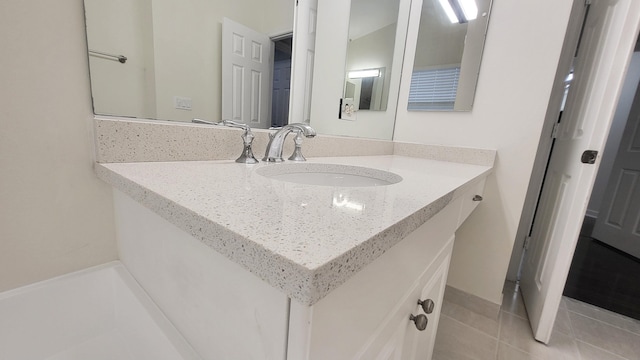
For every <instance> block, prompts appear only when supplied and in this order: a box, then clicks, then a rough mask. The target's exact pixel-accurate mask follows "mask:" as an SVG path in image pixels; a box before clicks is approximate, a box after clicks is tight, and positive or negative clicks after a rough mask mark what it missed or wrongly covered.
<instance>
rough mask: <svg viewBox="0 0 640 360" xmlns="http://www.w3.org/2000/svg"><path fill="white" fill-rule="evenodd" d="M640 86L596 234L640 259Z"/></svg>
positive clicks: (596, 237) (607, 190) (619, 150)
mask: <svg viewBox="0 0 640 360" xmlns="http://www.w3.org/2000/svg"><path fill="white" fill-rule="evenodd" d="M639 90H640V88H639V89H638V90H636V95H635V98H634V100H633V105H632V106H631V111H630V112H629V118H628V119H627V124H626V126H625V129H624V133H623V135H622V140H621V141H620V148H619V149H618V154H617V155H616V159H615V162H614V163H613V169H612V170H611V176H610V178H609V183H608V184H607V188H606V189H605V192H604V200H603V202H602V205H601V209H602V210H601V211H600V214H599V215H598V218H597V219H596V225H595V227H594V229H593V237H594V238H595V239H598V240H600V241H602V242H604V243H607V244H609V245H611V246H613V247H615V248H617V249H619V250H622V251H624V252H626V253H628V254H631V255H633V256H635V257H637V258H640V91H639Z"/></svg>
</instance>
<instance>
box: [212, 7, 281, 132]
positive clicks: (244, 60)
mask: <svg viewBox="0 0 640 360" xmlns="http://www.w3.org/2000/svg"><path fill="white" fill-rule="evenodd" d="M271 51H272V43H271V39H269V37H268V36H267V35H264V34H261V33H259V32H257V31H255V30H253V29H250V28H248V27H246V26H244V25H242V24H239V23H237V22H234V21H232V20H229V19H227V18H224V20H223V22H222V118H223V119H224V120H233V121H237V122H242V123H245V124H247V125H249V126H251V127H253V128H261V129H266V128H268V127H269V126H270V123H271V121H270V117H269V115H270V110H271V68H272V56H271Z"/></svg>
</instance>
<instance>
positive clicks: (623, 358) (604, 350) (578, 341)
mask: <svg viewBox="0 0 640 360" xmlns="http://www.w3.org/2000/svg"><path fill="white" fill-rule="evenodd" d="M575 340H576V344H577V343H583V344H586V345H589V346H592V347H594V348H596V349H598V350H601V351H602V352H605V353H607V354H609V355H613V356H615V357H617V358H619V359H620V360H630V359H628V358H626V357H623V356H620V355H618V354H615V353H612V352H611V351H609V350H607V349H603V348H601V347H599V346H595V345H593V344H591V343H588V342H586V341H581V340H578V339H575ZM578 355H580V359H581V360H582V354H581V353H580V351H579V350H578Z"/></svg>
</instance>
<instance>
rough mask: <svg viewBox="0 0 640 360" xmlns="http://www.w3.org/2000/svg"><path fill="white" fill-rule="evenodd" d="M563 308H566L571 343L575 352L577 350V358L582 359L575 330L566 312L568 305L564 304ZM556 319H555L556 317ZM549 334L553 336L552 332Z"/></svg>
mask: <svg viewBox="0 0 640 360" xmlns="http://www.w3.org/2000/svg"><path fill="white" fill-rule="evenodd" d="M565 308H566V310H567V317H568V318H569V331H571V334H570V336H571V339H572V340H573V344H574V345H575V347H576V350H577V352H578V360H583V359H582V352H580V348H579V347H578V341H579V340H578V339H577V337H576V331H575V329H574V328H573V321H572V320H571V316H570V315H569V314H568V313H569V312H570V310H569V307H568V306H565ZM557 316H558V315H556V317H557ZM556 320H557V319H556ZM551 336H553V334H552V335H551ZM589 345H591V344H589Z"/></svg>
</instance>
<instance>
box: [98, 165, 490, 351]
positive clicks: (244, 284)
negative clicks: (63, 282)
mask: <svg viewBox="0 0 640 360" xmlns="http://www.w3.org/2000/svg"><path fill="white" fill-rule="evenodd" d="M381 159H382V160H384V161H387V162H390V163H392V164H393V165H394V167H392V170H393V171H395V172H397V173H400V174H401V175H402V176H403V177H404V180H403V182H401V183H400V184H401V185H400V186H395V187H388V188H386V189H387V190H385V189H378V190H367V191H366V192H365V191H364V190H362V191H360V192H358V190H355V191H354V192H351V193H347V192H345V193H344V194H348V195H349V196H352V197H350V198H349V200H351V201H356V200H357V199H360V198H358V197H357V196H358V195H361V193H365V194H373V195H375V196H372V197H371V198H372V200H371V201H370V202H366V203H363V204H364V205H363V206H365V208H367V209H368V211H369V213H368V214H369V215H368V216H374V219H373V220H374V221H376V222H382V223H383V224H384V225H383V226H381V227H378V228H377V229H378V230H375V232H373V231H370V229H368V228H366V227H363V226H362V224H369V223H370V222H371V221H372V220H371V219H363V218H362V217H356V219H358V221H351V220H350V221H348V222H346V221H345V222H341V220H343V219H345V218H346V219H351V218H350V217H349V216H350V215H348V213H345V214H347V215H346V217H343V216H342V213H341V211H343V210H339V209H338V210H331V211H332V212H329V213H327V214H328V215H327V216H329V217H331V216H333V218H331V219H330V220H333V221H329V222H328V221H327V219H318V220H314V222H311V223H308V224H307V226H311V228H308V227H307V228H306V229H302V230H300V229H299V226H297V225H299V222H300V221H302V222H303V221H305V219H308V218H311V217H305V216H303V215H299V212H300V211H301V210H300V208H302V209H304V210H307V211H310V210H309V207H310V206H308V207H306V208H305V207H304V206H306V205H305V204H300V203H299V202H298V201H299V200H298V199H299V198H298V197H296V196H294V195H295V193H292V192H291V191H299V192H300V193H303V194H305V195H308V193H309V192H310V190H309V188H306V187H300V188H295V187H292V188H288V189H289V190H291V191H288V192H283V193H282V194H279V193H275V192H273V189H274V186H275V185H271V183H270V182H267V181H266V180H264V179H263V178H260V177H256V176H254V174H252V173H251V172H247V171H244V169H245V168H244V167H238V166H237V165H235V164H231V163H229V164H226V163H225V165H220V164H216V163H205V162H202V163H192V164H185V163H166V164H162V163H160V164H157V163H144V164H109V165H103V166H99V167H98V168H97V170H98V171H97V172H98V174H99V176H101V178H103V179H105V180H106V181H108V182H109V183H111V184H113V185H114V186H115V187H116V189H117V190H116V191H114V206H115V213H116V216H115V219H116V229H117V237H118V251H119V256H120V259H121V261H122V262H123V263H124V264H125V266H126V267H127V269H128V270H129V272H130V273H131V274H132V275H133V277H134V278H135V279H136V280H137V281H138V282H139V283H140V285H141V286H142V288H144V289H145V291H146V292H147V293H148V294H149V296H150V297H151V298H152V299H153V300H154V302H155V303H156V304H157V305H158V307H159V308H160V309H161V310H162V311H163V312H164V314H165V315H166V317H167V318H168V319H169V320H170V321H171V322H172V323H173V325H174V326H175V327H176V328H177V329H178V330H179V331H180V332H181V333H182V335H183V336H184V338H185V339H186V340H187V341H188V342H189V343H190V344H191V346H192V347H193V348H194V350H195V351H196V352H198V353H199V354H200V355H201V357H202V358H203V359H205V360H214V359H215V360H218V359H242V360H245V359H248V360H252V359H256V360H267V359H269V360H271V359H275V360H327V359H332V360H341V359H345V360H351V359H353V360H376V359H380V360H382V359H384V360H392V359H393V360H412V359H420V360H428V359H430V358H431V354H432V352H433V347H434V342H435V338H436V332H437V327H438V319H439V316H440V311H441V307H442V298H443V295H444V289H445V285H446V279H447V272H448V269H449V262H450V259H451V253H452V249H453V243H454V238H455V232H456V229H457V228H458V227H459V226H460V224H461V223H462V222H463V221H464V220H465V219H466V218H467V217H468V216H469V214H470V213H471V212H472V211H473V210H474V209H475V207H476V206H477V205H478V204H479V200H480V198H478V197H477V196H476V195H480V196H481V195H482V192H483V189H484V179H485V177H486V175H487V174H488V173H489V171H490V167H486V166H472V165H469V166H467V165H460V164H451V165H450V164H448V163H444V162H433V161H431V162H430V161H423V160H414V159H409V158H388V157H383V158H381ZM374 160H376V159H369V161H372V162H373V161H374ZM353 161H354V162H356V161H357V163H358V164H361V163H363V162H364V161H367V159H363V158H354V159H353ZM216 166H217V167H224V169H225V170H227V171H218V170H217V169H218V168H217V167H216ZM418 166H420V167H421V168H420V170H421V171H420V172H414V171H413V170H412V169H415V168H416V167H418ZM212 167H216V168H212ZM238 169H240V170H242V171H240V170H238ZM232 171H237V172H238V174H237V175H234V174H233V173H232ZM429 171H432V172H429ZM437 172H439V175H437V176H436V175H420V174H425V173H426V174H434V173H437ZM189 174H190V176H188V175H189ZM205 175H206V176H205ZM215 176H219V177H221V178H220V179H222V177H234V176H235V177H237V178H238V180H237V181H235V182H236V183H238V182H240V183H242V181H244V186H245V187H244V188H243V189H252V191H254V192H251V193H250V194H249V195H247V196H253V197H260V196H262V197H264V198H265V199H272V200H271V201H272V202H271V203H266V205H263V206H265V209H267V207H266V206H270V208H268V209H271V210H270V211H272V212H274V211H275V213H274V215H279V216H281V217H275V218H272V219H270V220H273V219H280V221H281V222H280V223H276V225H277V224H280V225H279V226H282V225H283V224H284V225H287V226H284V227H282V228H283V229H285V230H286V229H294V230H295V231H291V237H290V238H281V237H277V238H275V240H271V239H269V238H268V235H262V234H265V233H266V230H265V228H264V226H276V225H272V224H270V223H267V225H263V226H255V229H256V230H255V231H256V235H253V234H252V237H242V236H239V235H238V236H235V235H234V236H231V237H230V236H229V231H239V230H243V231H248V230H246V228H242V227H239V225H238V224H235V223H230V224H229V226H231V227H225V228H221V227H220V226H219V224H225V223H224V222H219V220H217V221H214V220H212V218H211V217H212V216H214V219H216V218H215V216H220V217H222V215H220V214H223V212H224V211H230V207H236V208H237V209H239V210H242V211H243V214H244V215H246V216H254V217H249V218H248V219H249V220H252V221H253V220H256V221H257V220H259V219H258V218H256V217H255V216H258V215H259V216H262V214H265V212H264V211H256V209H253V207H256V206H257V205H256V204H261V203H259V202H257V201H256V199H255V198H252V200H254V201H253V202H247V201H246V200H242V199H240V198H238V197H237V195H236V196H234V195H233V194H228V193H227V192H224V191H222V192H221V190H220V189H219V187H220V186H218V187H213V188H211V189H209V188H201V187H195V186H194V184H196V183H197V180H195V179H198V178H206V179H207V180H208V181H212V178H213V177H215ZM183 179H187V180H189V181H192V182H193V184H192V183H188V182H187V180H183ZM220 179H215V178H214V179H213V182H214V183H216V184H228V186H229V188H232V187H233V185H232V182H227V183H223V182H221V180H220ZM176 184H181V185H186V186H177V185H176ZM425 184H428V185H429V186H430V188H429V187H427V186H426V185H425ZM261 187H263V188H264V189H266V190H271V191H272V192H270V193H269V192H263V191H257V190H258V189H260V188H261ZM191 189H195V192H194V191H191ZM119 190H120V191H122V192H120V191H119ZM333 192H334V190H333V189H331V188H329V189H325V190H322V191H320V190H318V191H316V193H317V194H316V195H317V198H319V199H321V200H322V199H325V200H326V199H327V196H334V197H333V199H334V201H335V195H333ZM327 194H328V195H327ZM344 194H343V195H344ZM275 196H285V197H286V198H287V201H286V202H281V203H278V204H279V207H274V206H273V204H274V201H276V200H273V199H274V197H275ZM474 197H475V200H474ZM328 198H329V199H331V197H328ZM134 199H135V200H134ZM213 199H215V202H212V201H213ZM304 199H305V201H306V199H307V198H306V197H305V198H304ZM340 199H342V200H345V199H346V198H340ZM354 199H356V200H354ZM381 199H382V200H381ZM383 200H384V201H383ZM407 202H409V203H407ZM319 204H320V205H318V208H320V209H321V210H323V209H325V208H324V207H323V206H324V205H322V204H326V202H320V203H319ZM407 206H413V207H414V208H413V209H412V210H411V211H410V212H407V211H406V207H407ZM331 209H333V208H331ZM207 211H208V212H209V213H213V215H208V216H204V215H202V214H203V213H205V212H207ZM218 211H219V212H220V213H218ZM323 211H324V210H323ZM397 213H402V214H407V215H403V216H404V217H401V216H395V215H394V214H397ZM252 214H256V215H252ZM293 214H298V215H299V217H298V218H295V220H296V221H293V222H292V221H291V217H292V216H293ZM371 214H373V215H371ZM389 218H392V219H393V220H389ZM313 219H315V218H313ZM242 220H247V218H245V219H242ZM230 221H231V220H230ZM365 221H369V222H365ZM246 223H247V224H249V225H250V226H253V222H251V221H247V222H246ZM316 223H317V224H316ZM212 224H213V225H212ZM289 225H291V226H289ZM293 225H296V226H293ZM329 225H333V227H331V226H329ZM233 226H235V229H236V230H234V228H233ZM253 228H254V227H250V228H249V229H250V230H251V229H253ZM354 229H359V230H357V231H355V230H354ZM305 231H307V232H306V233H305ZM361 231H362V232H365V234H366V236H365V240H364V241H363V240H357V241H354V242H353V244H354V245H351V244H349V246H348V247H345V248H342V249H341V250H339V251H338V250H336V249H335V248H332V247H331V246H332V245H331V244H333V246H334V247H335V246H336V244H338V245H340V242H349V241H351V240H352V239H351V238H350V237H355V236H358V234H360V232H361ZM367 231H369V232H367ZM313 232H321V234H322V236H317V234H316V237H315V238H313V239H314V241H320V242H319V243H311V242H309V236H313ZM192 234H193V235H192ZM233 234H238V233H235V232H234V233H233ZM260 236H264V237H263V238H261V237H260ZM329 237H331V238H329ZM323 239H324V240H323ZM270 241H271V242H270ZM292 242H294V243H295V244H300V243H302V244H304V246H306V247H310V246H314V245H317V246H316V247H314V249H316V250H315V251H316V252H317V253H315V252H310V251H308V250H307V253H308V254H310V255H312V256H313V257H310V259H311V260H313V259H315V258H316V257H318V258H322V257H323V256H324V257H327V256H329V260H323V262H320V263H319V264H320V265H317V266H311V265H307V264H304V263H296V264H299V265H296V266H300V267H304V268H302V269H301V270H300V272H298V273H296V272H290V270H288V269H289V268H287V267H286V265H287V262H288V261H292V260H289V259H293V258H295V257H294V255H291V254H290V251H294V250H295V249H296V247H289V245H290V244H291V243H292ZM336 242H337V243H336ZM268 246H271V247H268ZM250 247H254V249H253V252H252V251H249V250H250V249H248V248H250ZM283 248H284V250H280V249H283ZM256 249H257V250H256ZM345 249H346V250H345ZM278 251H279V252H278ZM273 254H278V255H279V256H280V257H279V259H281V260H282V261H281V262H274V260H273V257H272V256H273ZM327 254H329V255H327ZM352 265H353V266H352ZM294 269H295V268H294ZM309 271H311V274H317V275H318V276H321V278H320V280H318V279H316V278H315V275H313V277H312V280H311V283H309V282H305V278H304V277H298V276H302V275H305V274H309ZM274 272H275V273H276V275H280V274H284V275H281V276H280V277H277V276H275V277H274V276H273V274H274ZM298 274H300V275H298ZM334 279H335V281H334ZM298 286H299V287H300V292H298V291H296V290H297V287H298ZM305 286H307V287H309V286H311V287H310V289H311V291H312V292H311V293H305V292H304V291H305V289H307V288H305ZM313 291H315V293H313ZM317 294H320V295H317ZM300 299H302V300H300ZM420 300H422V301H427V300H430V301H431V302H432V303H433V309H430V311H425V310H424V309H423V308H422V306H420V305H419V304H418V302H419V301H420ZM412 315H413V316H415V317H419V318H422V319H423V318H424V316H426V318H427V320H428V322H427V324H426V327H425V328H424V330H422V331H420V330H419V329H418V328H417V326H416V323H414V322H413V321H411V320H410V317H411V316H412Z"/></svg>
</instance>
